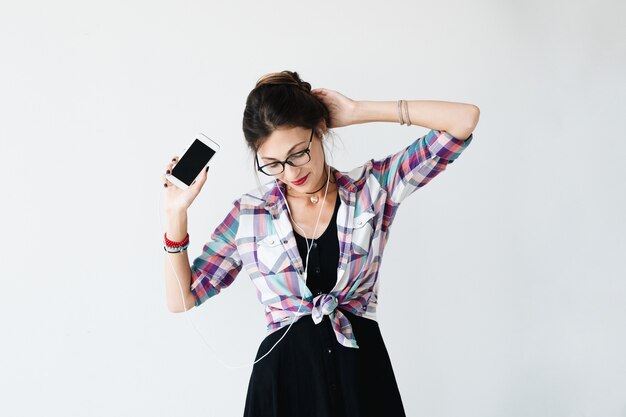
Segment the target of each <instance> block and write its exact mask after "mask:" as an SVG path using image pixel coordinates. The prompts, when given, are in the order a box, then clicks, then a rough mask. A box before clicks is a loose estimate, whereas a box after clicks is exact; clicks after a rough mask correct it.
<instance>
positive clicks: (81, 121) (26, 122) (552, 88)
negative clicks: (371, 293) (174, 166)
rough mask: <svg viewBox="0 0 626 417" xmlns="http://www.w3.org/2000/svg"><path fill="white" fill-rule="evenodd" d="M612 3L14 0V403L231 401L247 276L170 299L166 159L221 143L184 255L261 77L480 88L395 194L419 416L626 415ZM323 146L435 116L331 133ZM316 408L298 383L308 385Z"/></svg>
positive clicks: (356, 160)
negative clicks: (448, 138) (163, 209)
mask: <svg viewBox="0 0 626 417" xmlns="http://www.w3.org/2000/svg"><path fill="white" fill-rule="evenodd" d="M625 12H626V7H625V6H624V3H623V2H621V1H604V2H599V1H594V2H592V1H574V2H572V1H538V0H535V1H488V0H482V1H473V2H461V1H429V2H413V1H395V0H390V1H385V2H372V1H369V2H364V1H344V2H341V1H338V2H330V1H317V2H309V3H305V2H294V1H281V2H252V1H249V2H242V1H239V2H236V1H228V2H226V1H222V2H217V1H106V2H104V1H103V2H86V1H56V2H44V1H30V2H29V1H19V2H17V1H15V2H9V1H3V2H2V5H1V6H0V48H1V49H0V53H1V58H0V59H1V61H0V62H1V64H0V71H1V73H0V114H1V115H2V116H1V121H0V138H1V149H0V156H1V157H2V171H3V177H4V181H3V187H2V188H3V193H2V203H1V205H0V214H1V216H0V219H1V220H2V225H1V228H0V230H1V231H2V238H1V239H0V242H1V243H0V254H1V257H2V260H1V265H2V273H1V278H0V280H1V281H0V285H1V287H0V332H1V335H0V338H1V343H0V390H1V391H0V415H3V416H13V417H17V416H36V415H45V416H64V417H66V416H90V417H91V416H93V417H99V416H138V415H139V416H186V415H202V416H224V417H228V416H240V415H241V414H242V411H243V404H244V400H245V394H246V389H247V384H248V379H249V376H250V371H251V368H244V369H239V370H235V371H232V370H228V369H225V368H224V367H222V366H221V365H219V363H218V362H216V361H215V360H214V355H215V354H214V353H211V351H210V350H208V348H207V347H206V345H205V344H204V342H203V340H202V338H201V337H200V336H199V335H198V334H197V333H196V332H195V331H194V330H193V327H192V325H191V324H190V322H189V321H188V320H187V317H190V318H192V319H193V323H195V325H196V326H197V328H198V330H199V331H200V332H201V334H202V335H203V337H204V338H205V339H206V340H207V341H208V343H209V344H210V345H211V346H212V347H213V348H214V349H215V350H216V351H217V352H218V353H217V354H219V355H220V356H221V358H222V359H223V360H224V361H226V362H228V363H230V364H243V363H248V362H252V361H253V359H254V354H255V353H256V350H257V348H258V345H259V343H260V342H261V340H262V339H263V337H264V335H265V324H266V323H265V318H264V315H263V307H262V305H261V304H259V302H258V301H257V299H256V295H255V291H254V287H253V286H252V284H251V282H250V280H249V278H248V276H247V275H245V273H242V274H241V275H239V277H238V279H237V280H236V281H235V283H234V284H233V285H232V286H231V287H229V288H228V289H227V290H225V291H224V292H223V293H221V294H220V295H219V296H217V297H214V298H212V299H211V300H210V301H209V302H206V303H205V304H203V305H202V306H201V307H200V308H198V309H194V310H192V311H191V312H190V313H189V316H187V317H186V316H185V315H184V314H173V313H170V312H169V311H168V310H167V307H166V303H165V286H164V277H163V266H164V263H163V257H164V252H163V248H162V237H163V229H162V228H161V225H160V224H159V215H158V214H159V210H160V206H159V203H160V201H161V200H160V199H161V195H160V193H161V191H162V184H161V174H162V172H163V171H164V169H165V165H166V164H167V162H168V161H169V160H170V159H171V158H172V156H173V155H179V154H180V153H181V150H182V149H183V148H184V147H186V146H187V145H188V144H189V143H190V141H191V139H192V138H193V135H194V134H195V133H196V132H198V131H202V132H205V133H206V134H208V135H209V136H210V137H212V138H214V139H215V140H217V141H218V142H219V143H220V144H221V145H222V150H221V151H220V154H219V157H218V158H216V160H215V161H214V163H213V167H212V169H211V171H210V173H209V179H208V181H207V183H206V184H205V186H204V189H203V190H202V193H201V194H200V195H199V197H198V199H197V200H196V201H195V202H194V204H193V206H192V207H191V209H190V212H189V234H190V237H191V246H190V248H189V254H190V258H193V257H195V256H198V255H199V254H200V251H201V249H202V245H203V243H204V241H205V240H207V239H208V238H209V234H210V232H211V231H212V230H213V229H214V227H215V226H217V224H218V223H219V222H220V221H221V220H222V219H223V218H224V216H225V214H226V212H227V210H228V209H229V207H230V204H231V202H232V201H233V200H234V199H235V198H237V197H239V196H240V195H241V194H242V193H243V192H245V191H248V190H249V189H251V188H252V187H254V186H255V184H256V183H255V180H254V176H253V173H252V172H253V171H252V158H251V156H250V154H249V153H248V150H247V148H246V145H245V142H244V139H243V133H242V130H241V122H242V114H243V109H244V105H245V99H246V97H247V94H248V93H249V91H250V90H251V89H252V88H253V87H254V84H255V82H256V80H257V79H258V78H259V77H260V76H262V75H263V74H265V73H268V72H273V71H281V70H284V69H289V70H294V71H297V72H298V73H299V74H300V75H301V76H302V78H303V79H304V80H305V81H308V82H310V83H311V84H312V86H313V88H318V87H326V88H330V89H334V90H337V91H339V92H341V93H343V94H345V95H347V96H348V97H351V98H353V99H355V100H398V99H412V100H419V99H424V100H446V101H458V102H465V103H472V104H475V105H477V106H478V107H479V108H480V110H481V118H480V122H479V124H478V127H477V128H476V130H475V131H474V141H473V143H472V144H471V145H470V147H469V148H468V149H467V150H466V151H465V152H464V153H463V154H462V155H461V157H460V158H459V159H458V160H457V161H456V162H455V163H454V164H453V165H450V166H449V167H448V169H447V170H446V171H445V172H443V173H442V174H441V175H440V176H439V177H437V178H436V179H434V180H433V181H432V182H431V183H430V184H429V185H428V186H426V187H424V188H422V189H420V190H418V191H417V192H416V193H415V194H413V195H412V196H411V197H410V198H408V199H407V200H405V202H404V203H403V206H402V207H401V208H400V211H399V212H398V215H397V217H396V220H395V222H394V224H393V226H392V229H391V234H390V238H391V239H390V241H389V244H388V246H387V250H386V252H385V259H384V261H383V264H382V270H381V275H380V279H381V280H382V281H381V291H380V299H379V301H380V304H379V323H380V326H381V330H382V332H383V336H384V338H385V342H386V344H387V347H388V349H389V353H390V356H391V358H392V362H393V364H394V369H395V372H396V376H397V380H398V384H399V387H400V391H401V394H402V397H403V400H404V404H405V408H406V411H407V415H409V416H430V417H439V416H459V415H463V416H465V417H474V416H476V417H478V416H480V417H522V416H524V417H525V416H533V417H543V416H545V417H560V416H563V417H579V416H593V417H596V416H597V417H612V416H621V417H624V416H626V355H625V354H624V352H626V303H625V302H624V301H625V296H626V279H625V277H626V265H625V261H624V253H625V250H626V239H625V237H624V236H625V233H626V216H625V215H624V212H625V210H626V193H625V191H624V180H625V173H626V169H625V168H624V162H623V157H624V154H625V152H626V137H624V114H625V110H626V106H625V102H626V100H625V99H626V77H625V76H624V74H625V73H626V41H625V40H626V29H625V26H624V24H623V22H624V16H625ZM335 132H336V134H337V136H338V137H340V140H339V141H337V142H336V144H337V146H336V148H335V149H334V151H333V154H334V158H333V164H334V166H336V167H337V168H339V169H341V170H349V169H351V168H353V167H355V166H357V165H360V164H362V163H363V162H364V161H365V160H367V159H369V158H372V157H374V158H382V157H384V156H386V155H388V154H390V153H392V152H396V151H398V150H400V149H401V148H403V147H404V146H406V145H408V144H409V143H410V142H412V141H413V140H414V139H415V138H417V137H419V136H422V135H423V134H425V133H426V132H427V129H425V128H423V127H418V126H411V127H407V126H400V125H399V124H393V123H369V124H363V125H356V126H349V127H345V128H341V129H337V130H336V131H335ZM303 406H304V407H305V406H306V405H303Z"/></svg>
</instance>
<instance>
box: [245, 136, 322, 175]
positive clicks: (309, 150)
mask: <svg viewBox="0 0 626 417" xmlns="http://www.w3.org/2000/svg"><path fill="white" fill-rule="evenodd" d="M313 133H315V128H313V129H311V137H310V138H309V145H308V146H307V148H306V149H305V150H303V151H299V152H296V153H294V154H291V155H289V156H287V159H285V160H284V161H274V162H270V163H269V164H265V165H263V166H259V165H260V164H259V154H258V153H256V152H255V153H254V157H255V158H256V166H257V167H258V168H257V171H261V172H262V173H264V174H265V175H268V176H270V177H273V176H275V175H280V174H282V173H283V172H285V164H289V165H291V166H292V167H295V166H304V165H306V164H308V163H309V162H311V143H312V142H313ZM302 152H305V153H306V154H307V155H308V156H309V160H308V161H306V162H305V163H304V164H302V165H294V164H293V163H292V162H291V161H289V159H290V158H291V157H293V156H294V155H297V154H299V153H302ZM274 164H281V165H282V168H283V169H282V171H280V172H277V173H276V174H268V173H267V172H265V171H263V168H265V167H266V166H268V165H274Z"/></svg>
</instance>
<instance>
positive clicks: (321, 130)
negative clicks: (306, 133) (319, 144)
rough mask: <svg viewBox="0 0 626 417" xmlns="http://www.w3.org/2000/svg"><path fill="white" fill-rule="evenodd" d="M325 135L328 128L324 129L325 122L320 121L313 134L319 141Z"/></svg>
mask: <svg viewBox="0 0 626 417" xmlns="http://www.w3.org/2000/svg"><path fill="white" fill-rule="evenodd" d="M327 133H328V128H327V127H326V120H324V119H322V121H321V122H320V123H319V124H318V125H317V127H316V129H315V134H316V135H317V136H318V137H319V138H320V140H323V139H324V136H326V134H327Z"/></svg>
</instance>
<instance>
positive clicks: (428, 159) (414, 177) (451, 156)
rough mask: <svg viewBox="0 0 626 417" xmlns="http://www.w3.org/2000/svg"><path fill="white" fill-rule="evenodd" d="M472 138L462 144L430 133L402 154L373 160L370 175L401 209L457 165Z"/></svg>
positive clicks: (446, 135) (439, 133) (443, 134)
mask: <svg viewBox="0 0 626 417" xmlns="http://www.w3.org/2000/svg"><path fill="white" fill-rule="evenodd" d="M473 138H474V134H473V133H472V134H471V135H470V136H469V137H468V138H467V139H465V140H461V139H457V138H455V137H453V136H452V135H450V134H449V133H448V132H446V131H443V130H431V131H430V132H428V133H427V134H426V135H424V136H422V137H420V138H418V139H416V140H415V141H414V142H413V143H411V144H410V145H409V146H407V147H406V148H404V149H402V150H401V151H400V152H397V153H395V154H392V155H389V156H387V157H386V158H384V159H380V160H374V159H371V160H370V161H369V163H370V164H371V165H372V171H371V173H372V175H374V176H375V177H376V179H377V180H378V181H379V183H380V184H381V185H382V187H383V188H384V189H385V190H386V191H387V195H388V196H389V198H390V199H391V201H392V202H393V203H394V204H396V205H398V204H400V203H401V202H402V201H403V200H404V199H405V198H406V197H408V196H409V195H411V194H412V193H413V192H414V191H415V190H417V189H418V188H420V187H423V186H424V185H426V184H428V183H429V182H430V180H432V179H433V178H435V177H436V176H437V175H438V174H439V173H441V172H442V171H443V170H444V169H446V166H447V165H448V164H449V163H450V164H451V163H452V162H454V160H455V159H456V158H458V157H459V155H460V154H461V152H463V150H465V148H467V147H468V146H469V145H470V143H471V142H472V140H473Z"/></svg>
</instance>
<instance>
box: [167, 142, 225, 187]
mask: <svg viewBox="0 0 626 417" xmlns="http://www.w3.org/2000/svg"><path fill="white" fill-rule="evenodd" d="M213 155H215V151H214V150H213V149H211V148H209V147H208V146H207V145H205V144H204V143H203V142H201V141H199V140H198V139H196V140H194V141H193V143H192V144H191V146H190V147H189V149H187V151H186V152H185V154H184V155H183V156H182V158H180V160H179V161H178V163H177V164H176V165H175V166H174V169H172V175H173V176H175V177H176V178H178V179H179V180H181V181H182V182H184V183H185V184H187V185H191V183H192V182H193V180H195V179H196V177H197V176H198V174H199V173H200V171H201V170H202V168H204V167H205V166H206V164H207V163H208V162H209V160H210V159H211V158H213Z"/></svg>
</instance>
